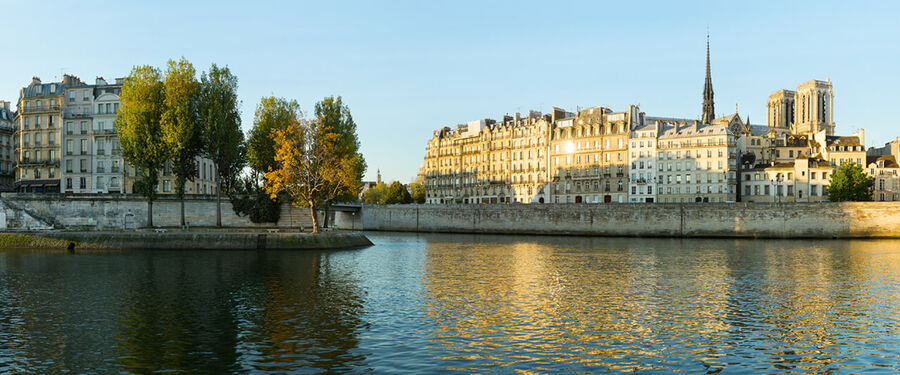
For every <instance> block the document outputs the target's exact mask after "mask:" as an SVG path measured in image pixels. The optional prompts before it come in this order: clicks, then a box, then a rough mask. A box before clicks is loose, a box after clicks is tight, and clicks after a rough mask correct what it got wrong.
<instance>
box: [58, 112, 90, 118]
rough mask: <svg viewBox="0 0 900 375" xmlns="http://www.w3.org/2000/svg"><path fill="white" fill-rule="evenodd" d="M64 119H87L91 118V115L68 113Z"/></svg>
mask: <svg viewBox="0 0 900 375" xmlns="http://www.w3.org/2000/svg"><path fill="white" fill-rule="evenodd" d="M63 117H65V118H67V119H86V118H91V115H89V114H86V113H66V114H65V116H63Z"/></svg>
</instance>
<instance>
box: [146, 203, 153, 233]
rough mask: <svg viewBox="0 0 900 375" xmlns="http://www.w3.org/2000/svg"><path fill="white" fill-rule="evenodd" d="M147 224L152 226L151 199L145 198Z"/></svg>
mask: <svg viewBox="0 0 900 375" xmlns="http://www.w3.org/2000/svg"><path fill="white" fill-rule="evenodd" d="M147 226H148V227H151V228H152V227H153V201H151V200H147Z"/></svg>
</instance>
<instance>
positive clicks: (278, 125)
mask: <svg viewBox="0 0 900 375" xmlns="http://www.w3.org/2000/svg"><path fill="white" fill-rule="evenodd" d="M302 116H303V113H302V112H301V111H300V105H299V104H297V101H296V100H290V101H289V100H287V99H284V98H276V97H274V96H269V97H265V98H262V99H260V101H259V105H257V106H256V112H255V113H254V118H253V128H252V129H250V134H249V135H248V137H247V164H248V165H249V166H250V168H253V170H255V171H256V172H258V173H267V172H269V171H270V170H274V169H275V168H276V167H277V164H276V163H275V140H274V138H273V134H274V131H275V130H284V129H286V128H287V127H289V126H291V125H292V124H296V123H299V122H300V119H301V118H302Z"/></svg>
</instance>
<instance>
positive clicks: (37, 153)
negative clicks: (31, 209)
mask: <svg viewBox="0 0 900 375" xmlns="http://www.w3.org/2000/svg"><path fill="white" fill-rule="evenodd" d="M80 84H81V83H80V82H79V80H78V79H77V78H76V77H73V76H70V75H66V76H64V77H63V79H62V81H60V82H51V83H43V82H41V80H40V78H38V77H34V78H32V80H31V83H30V84H29V85H28V86H27V87H24V88H22V89H21V90H20V91H19V101H18V104H17V116H16V132H15V133H14V135H13V138H14V144H15V145H16V148H17V151H16V157H17V168H16V183H15V188H16V190H17V191H21V192H59V191H60V190H59V189H60V186H59V183H60V174H59V162H60V146H59V145H60V143H59V141H60V140H61V137H60V127H61V123H60V121H61V119H62V118H63V117H64V115H65V112H64V110H63V100H64V94H65V89H66V87H67V86H68V85H80Z"/></svg>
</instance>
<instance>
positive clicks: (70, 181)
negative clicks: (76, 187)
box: [66, 178, 72, 189]
mask: <svg viewBox="0 0 900 375" xmlns="http://www.w3.org/2000/svg"><path fill="white" fill-rule="evenodd" d="M66 189H72V179H71V178H66Z"/></svg>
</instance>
